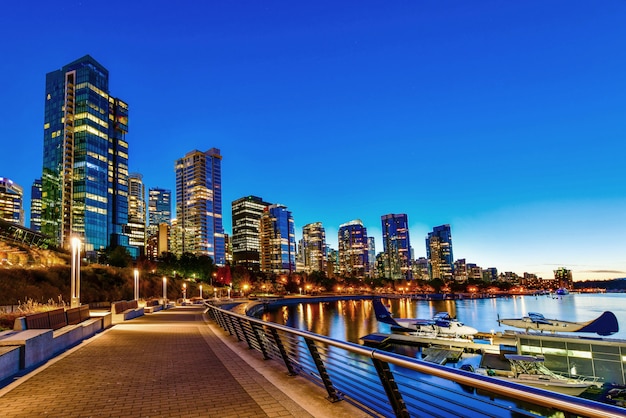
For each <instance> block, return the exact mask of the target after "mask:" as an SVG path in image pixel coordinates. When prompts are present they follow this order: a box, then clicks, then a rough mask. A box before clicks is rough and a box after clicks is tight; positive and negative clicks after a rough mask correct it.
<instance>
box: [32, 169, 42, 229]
mask: <svg viewBox="0 0 626 418" xmlns="http://www.w3.org/2000/svg"><path fill="white" fill-rule="evenodd" d="M30 229H32V230H33V231H37V232H39V231H41V179H35V181H34V182H33V184H32V186H31V187H30Z"/></svg>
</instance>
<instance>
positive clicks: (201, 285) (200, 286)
mask: <svg viewBox="0 0 626 418" xmlns="http://www.w3.org/2000/svg"><path fill="white" fill-rule="evenodd" d="M200 299H202V285H200Z"/></svg>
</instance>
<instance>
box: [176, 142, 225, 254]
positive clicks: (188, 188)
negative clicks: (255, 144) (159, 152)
mask: <svg viewBox="0 0 626 418" xmlns="http://www.w3.org/2000/svg"><path fill="white" fill-rule="evenodd" d="M176 219H177V220H178V227H179V228H180V232H181V236H180V240H181V241H180V249H181V251H182V252H183V253H185V252H189V253H192V254H195V255H207V256H209V257H211V258H212V259H213V262H214V263H215V264H216V265H218V266H223V265H224V264H225V263H226V255H225V247H224V228H223V226H222V156H221V155H220V150H219V149H217V148H211V149H210V150H208V151H205V152H202V151H198V150H193V151H190V152H188V153H187V154H186V155H185V156H184V157H183V158H180V159H179V160H177V161H176Z"/></svg>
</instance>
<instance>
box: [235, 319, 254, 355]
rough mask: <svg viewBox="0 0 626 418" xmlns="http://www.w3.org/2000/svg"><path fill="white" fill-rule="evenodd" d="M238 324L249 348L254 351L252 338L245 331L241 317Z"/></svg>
mask: <svg viewBox="0 0 626 418" xmlns="http://www.w3.org/2000/svg"><path fill="white" fill-rule="evenodd" d="M237 324H238V325H239V330H241V333H242V334H243V338H244V339H245V340H246V343H247V344H248V348H249V349H251V350H252V349H253V348H254V347H252V343H251V342H250V338H249V337H248V333H247V332H246V330H245V329H244V327H243V322H242V321H241V318H239V317H237Z"/></svg>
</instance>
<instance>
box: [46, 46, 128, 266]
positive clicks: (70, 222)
mask: <svg viewBox="0 0 626 418" xmlns="http://www.w3.org/2000/svg"><path fill="white" fill-rule="evenodd" d="M127 132H128V105H127V104H126V103H124V102H123V101H122V100H120V99H118V98H115V97H113V96H111V95H110V94H109V72H108V71H107V69H106V68H104V67H103V66H102V65H100V64H99V63H98V62H97V61H96V60H94V59H93V58H92V57H90V56H89V55H86V56H84V57H82V58H80V59H78V60H76V61H74V62H72V63H70V64H68V65H66V66H64V67H63V68H61V69H60V70H56V71H53V72H50V73H48V74H47V75H46V92H45V114H44V140H43V146H44V152H43V155H44V158H43V173H42V178H41V187H42V199H41V206H42V207H41V211H42V216H41V231H42V232H43V233H44V234H46V235H49V236H51V237H53V239H54V240H55V241H56V242H57V244H58V245H59V246H61V247H63V248H68V247H69V243H70V237H71V236H79V237H81V238H82V239H83V243H84V249H85V251H86V253H87V256H88V257H93V256H95V252H97V251H99V250H103V249H105V248H107V247H115V246H124V247H128V236H127V235H126V234H125V233H124V229H125V227H126V224H127V222H128V143H127V142H126V138H125V136H126V133H127Z"/></svg>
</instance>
